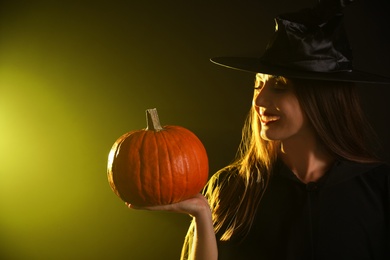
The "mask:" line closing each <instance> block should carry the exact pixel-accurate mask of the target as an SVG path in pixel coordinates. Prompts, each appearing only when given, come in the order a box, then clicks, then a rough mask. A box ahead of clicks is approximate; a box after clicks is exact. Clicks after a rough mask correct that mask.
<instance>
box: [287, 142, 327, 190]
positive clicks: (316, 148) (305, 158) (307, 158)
mask: <svg viewBox="0 0 390 260" xmlns="http://www.w3.org/2000/svg"><path fill="white" fill-rule="evenodd" d="M280 156H281V158H282V160H283V162H284V163H285V164H286V165H287V167H289V168H290V170H291V171H292V172H293V173H294V174H295V175H296V176H297V178H298V179H299V180H301V181H302V182H303V183H309V182H316V181H318V180H319V179H320V178H321V177H322V176H323V175H324V174H325V173H326V172H327V171H328V170H329V168H330V167H331V166H332V164H333V162H334V157H333V156H332V155H331V154H329V153H328V152H327V151H326V150H325V149H324V148H323V147H322V146H321V145H319V143H318V142H317V141H316V139H315V138H313V139H310V138H309V139H307V138H306V139H305V140H304V141H300V142H294V141H292V142H282V144H281V149H280Z"/></svg>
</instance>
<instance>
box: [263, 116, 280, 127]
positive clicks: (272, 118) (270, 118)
mask: <svg viewBox="0 0 390 260" xmlns="http://www.w3.org/2000/svg"><path fill="white" fill-rule="evenodd" d="M279 118H280V116H265V115H261V116H260V120H261V123H262V124H265V125H267V124H269V123H272V122H275V121H277V120H279Z"/></svg>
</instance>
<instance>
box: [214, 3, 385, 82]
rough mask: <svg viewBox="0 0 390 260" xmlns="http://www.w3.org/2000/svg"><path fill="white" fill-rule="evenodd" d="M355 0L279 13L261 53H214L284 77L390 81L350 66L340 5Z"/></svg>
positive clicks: (228, 62) (224, 61)
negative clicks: (228, 55)
mask: <svg viewBox="0 0 390 260" xmlns="http://www.w3.org/2000/svg"><path fill="white" fill-rule="evenodd" d="M353 1H354V0H341V1H340V0H323V1H321V2H319V3H318V4H317V5H316V6H315V7H314V8H307V9H303V10H300V11H298V12H294V13H287V14H282V15H279V16H278V17H276V18H275V23H276V27H275V28H276V29H275V33H274V35H273V37H272V38H271V40H270V42H269V43H268V46H267V48H266V50H265V52H264V54H263V55H262V56H261V57H216V58H212V59H211V61H212V62H214V63H216V64H218V65H222V66H225V67H228V68H232V69H238V70H244V71H249V72H255V73H258V72H259V73H264V74H270V75H278V76H284V77H286V78H298V79H314V80H329V81H346V82H362V83H384V84H390V79H389V78H386V77H382V76H378V75H374V74H371V73H367V72H363V71H358V70H355V69H353V68H352V52H351V49H350V45H349V41H348V37H347V34H346V31H345V28H344V24H343V13H342V11H343V8H344V7H345V6H346V5H348V4H349V3H351V2H353Z"/></svg>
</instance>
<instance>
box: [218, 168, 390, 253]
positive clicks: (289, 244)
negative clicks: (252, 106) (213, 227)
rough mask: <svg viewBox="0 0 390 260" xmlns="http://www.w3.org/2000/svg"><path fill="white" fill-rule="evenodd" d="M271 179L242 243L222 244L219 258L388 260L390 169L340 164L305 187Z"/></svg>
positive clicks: (282, 175)
mask: <svg viewBox="0 0 390 260" xmlns="http://www.w3.org/2000/svg"><path fill="white" fill-rule="evenodd" d="M279 167H280V168H279V171H276V173H275V174H274V175H273V177H272V178H271V180H270V183H269V186H268V189H267V190H266V192H265V194H264V197H263V199H262V201H261V203H260V206H259V208H258V211H257V215H256V220H255V223H254V226H253V227H252V230H251V232H250V233H249V235H248V236H247V237H246V238H245V240H244V241H243V242H242V243H238V242H234V240H233V241H227V242H220V241H219V242H218V247H219V249H218V250H219V259H220V260H228V259H229V260H230V259H235V260H250V259H259V260H269V259H276V260H290V259H294V260H295V259H296V260H308V259H310V260H339V259H340V260H341V259H342V260H359V259H381V260H382V259H385V260H389V259H390V167H389V166H388V165H386V164H375V165H374V164H358V163H351V162H344V161H343V162H337V163H336V164H335V165H334V166H333V168H332V169H331V170H330V171H329V172H328V173H327V174H326V175H325V176H324V177H323V178H321V179H320V180H319V181H318V182H316V183H308V184H304V183H302V182H301V181H299V179H298V178H297V177H296V176H295V175H294V174H293V173H292V172H291V171H290V170H289V169H288V168H287V167H286V166H285V165H284V164H281V165H280V166H279Z"/></svg>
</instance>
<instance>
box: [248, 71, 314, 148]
mask: <svg viewBox="0 0 390 260" xmlns="http://www.w3.org/2000/svg"><path fill="white" fill-rule="evenodd" d="M253 106H254V107H255V109H256V111H257V114H258V116H259V119H260V122H261V132H260V135H261V138H263V139H265V140H279V141H286V140H289V139H291V138H297V137H303V138H304V137H305V133H307V131H309V127H308V126H307V125H308V123H307V120H306V117H305V115H304V113H303V111H302V109H301V106H300V104H299V102H298V99H297V97H296V95H295V93H294V87H293V85H292V83H291V82H290V81H288V80H287V79H285V78H283V77H274V76H269V75H264V74H257V75H256V81H255V91H254V97H253Z"/></svg>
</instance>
